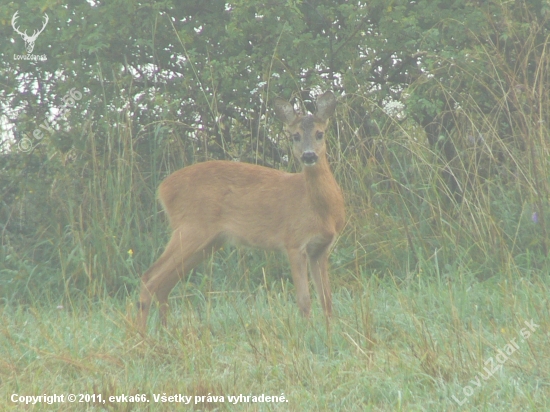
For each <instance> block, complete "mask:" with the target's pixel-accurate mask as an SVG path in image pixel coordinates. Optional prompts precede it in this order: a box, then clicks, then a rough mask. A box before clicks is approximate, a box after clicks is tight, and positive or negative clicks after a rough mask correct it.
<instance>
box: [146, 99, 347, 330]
mask: <svg viewBox="0 0 550 412" xmlns="http://www.w3.org/2000/svg"><path fill="white" fill-rule="evenodd" d="M335 106H336V98H335V97H334V95H333V94H332V92H326V93H324V94H323V95H321V96H320V97H319V98H318V99H317V112H316V113H315V114H314V115H306V116H302V115H299V114H296V113H295V112H294V109H293V107H292V106H291V105H290V104H289V103H288V102H286V101H284V100H277V101H276V102H275V113H276V114H277V116H278V117H279V118H280V119H281V120H282V121H283V123H285V125H286V128H287V130H288V132H289V133H290V136H291V138H292V145H293V147H292V149H293V153H294V155H295V156H296V158H297V159H299V160H300V162H301V163H302V165H303V170H302V172H301V173H286V172H282V171H280V170H275V169H269V168H266V167H262V166H257V165H253V164H247V163H239V162H230V161H209V162H204V163H198V164H195V165H192V166H188V167H185V168H183V169H180V170H178V171H176V172H174V173H172V174H171V175H170V176H168V177H167V178H166V179H165V180H164V181H163V182H162V183H161V184H160V186H159V191H158V196H159V199H160V201H161V202H162V205H163V206H164V209H165V211H166V213H167V215H168V218H169V220H170V225H171V227H172V230H173V233H172V237H171V239H170V241H169V242H168V245H167V246H166V249H165V250H164V253H163V254H162V256H161V257H160V258H159V259H158V260H157V261H156V262H155V263H154V264H153V266H151V267H150V268H149V269H148V270H147V271H146V272H145V273H144V274H143V277H142V284H141V294H140V298H139V299H140V301H139V314H138V319H137V326H138V327H139V328H140V330H141V331H142V332H145V330H146V325H147V317H148V314H149V309H150V306H151V301H152V298H153V296H156V298H157V300H158V302H159V305H160V308H159V310H160V319H161V321H162V324H163V325H166V313H167V310H168V295H169V293H170V291H171V290H172V288H174V286H175V285H176V283H177V282H178V280H179V279H182V278H183V277H184V276H185V275H186V274H188V273H189V271H190V270H191V269H193V267H195V266H196V265H197V264H198V263H199V262H200V261H202V260H203V259H204V258H205V257H206V256H207V255H209V254H210V253H213V252H214V251H216V250H217V249H219V248H220V247H221V245H222V244H223V243H224V242H225V241H228V240H229V241H235V242H237V243H241V244H244V245H248V246H253V247H258V248H263V249H281V250H285V251H286V253H287V255H288V258H289V260H290V266H291V272H292V279H293V281H294V285H295V287H296V294H297V303H298V306H299V308H300V310H301V312H302V314H303V315H304V316H306V317H307V316H309V311H310V306H311V300H310V295H309V287H308V275H307V271H308V270H307V268H308V261H309V270H310V273H311V277H312V278H313V282H314V285H315V289H316V291H317V294H318V295H319V299H320V302H321V306H322V308H323V310H324V312H325V314H326V315H327V316H330V315H331V312H332V297H331V291H330V284H329V278H328V255H329V251H330V247H331V245H332V243H333V242H334V240H335V237H336V235H337V234H338V233H339V232H340V231H341V230H342V227H343V226H344V219H345V210H344V199H343V196H342V192H341V189H340V187H339V186H338V184H337V183H336V180H335V179H334V176H333V175H332V173H331V171H330V168H329V164H328V161H327V158H326V146H325V137H324V134H325V129H326V128H327V125H328V118H329V117H330V116H331V115H332V114H333V113H334V109H335Z"/></svg>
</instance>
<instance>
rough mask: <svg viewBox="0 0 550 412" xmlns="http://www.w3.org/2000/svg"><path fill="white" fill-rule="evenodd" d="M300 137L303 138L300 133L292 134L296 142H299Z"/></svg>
mask: <svg viewBox="0 0 550 412" xmlns="http://www.w3.org/2000/svg"><path fill="white" fill-rule="evenodd" d="M300 139H301V136H300V133H294V134H293V135H292V140H294V141H295V142H299V141H300Z"/></svg>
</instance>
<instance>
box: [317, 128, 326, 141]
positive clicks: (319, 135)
mask: <svg viewBox="0 0 550 412" xmlns="http://www.w3.org/2000/svg"><path fill="white" fill-rule="evenodd" d="M323 136H324V133H323V132H321V131H320V130H319V131H317V133H315V138H316V139H317V140H321V139H322V138H323Z"/></svg>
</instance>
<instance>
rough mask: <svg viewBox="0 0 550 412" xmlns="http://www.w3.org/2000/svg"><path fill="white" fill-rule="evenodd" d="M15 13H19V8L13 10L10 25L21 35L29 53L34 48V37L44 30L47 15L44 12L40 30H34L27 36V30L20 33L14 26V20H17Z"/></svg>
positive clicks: (47, 19) (47, 18)
mask: <svg viewBox="0 0 550 412" xmlns="http://www.w3.org/2000/svg"><path fill="white" fill-rule="evenodd" d="M17 13H19V10H17V11H16V12H15V14H14V15H13V17H12V19H11V25H12V26H13V29H14V30H15V31H16V32H17V33H18V34H20V35H21V37H22V38H23V40H24V41H25V48H26V49H27V53H29V54H31V53H32V51H33V49H34V42H35V40H36V38H37V37H38V35H39V34H40V33H42V32H43V31H44V28H45V27H46V24H48V21H49V20H50V19H49V17H48V15H47V14H44V15H45V17H44V25H43V26H42V28H41V29H40V30H35V31H34V33H33V34H32V36H29V35H28V34H27V30H25V32H24V33H21V32H20V31H19V28H18V27H15V20H17V17H19V16H18V15H17Z"/></svg>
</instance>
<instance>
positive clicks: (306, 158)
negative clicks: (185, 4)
mask: <svg viewBox="0 0 550 412" xmlns="http://www.w3.org/2000/svg"><path fill="white" fill-rule="evenodd" d="M318 158H319V156H317V153H315V152H304V153H302V162H304V163H305V164H306V165H314V164H315V163H316V162H317V159H318Z"/></svg>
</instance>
